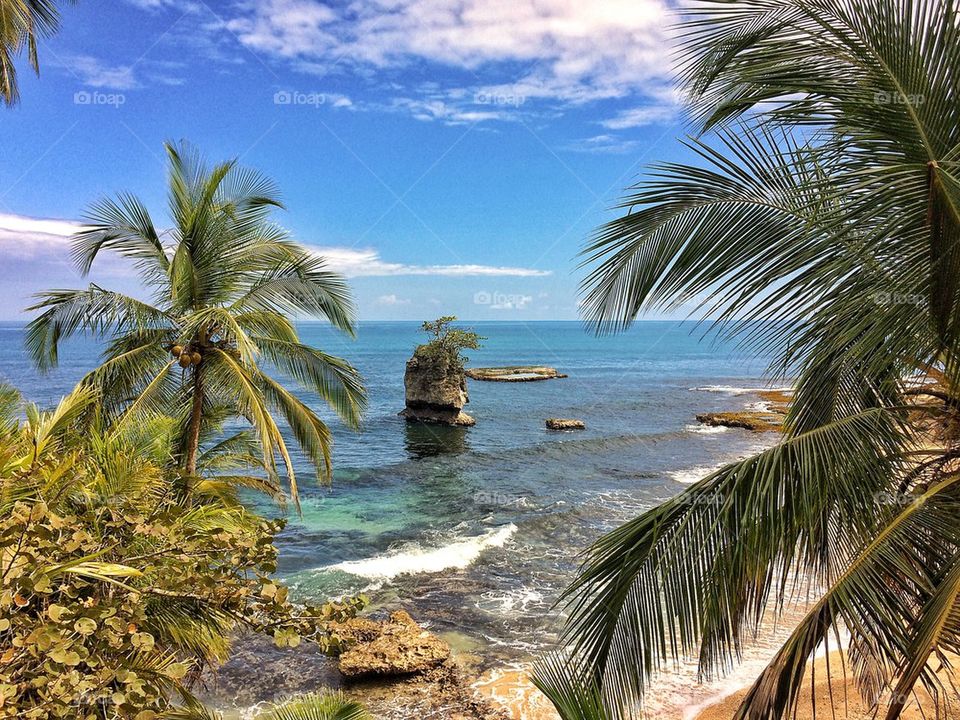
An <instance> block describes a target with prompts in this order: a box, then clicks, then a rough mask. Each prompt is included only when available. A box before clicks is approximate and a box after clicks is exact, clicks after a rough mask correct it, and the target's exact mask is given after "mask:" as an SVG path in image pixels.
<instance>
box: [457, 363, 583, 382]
mask: <svg viewBox="0 0 960 720" xmlns="http://www.w3.org/2000/svg"><path fill="white" fill-rule="evenodd" d="M465 374H466V376H467V377H468V378H470V379H471V380H483V381H485V382H536V381H537V380H554V379H556V378H565V377H567V376H566V375H564V374H563V373H559V372H557V369H556V368H552V367H546V366H545V365H512V366H509V367H489V368H470V369H469V370H466V371H465Z"/></svg>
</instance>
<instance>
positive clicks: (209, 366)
mask: <svg viewBox="0 0 960 720" xmlns="http://www.w3.org/2000/svg"><path fill="white" fill-rule="evenodd" d="M166 151H167V157H168V159H169V164H170V167H169V207H170V214H171V216H172V218H173V223H174V227H173V228H172V229H171V230H169V231H166V232H163V233H161V232H160V231H158V230H157V227H156V226H155V224H154V222H153V220H152V219H151V217H150V214H149V212H148V211H147V209H146V207H145V206H144V205H143V203H141V202H140V201H139V200H138V199H137V198H135V197H134V196H132V195H129V194H122V195H120V196H119V197H117V198H116V199H115V200H110V199H105V200H102V201H100V202H98V203H97V204H95V205H93V206H92V208H91V209H90V211H89V215H88V219H89V224H88V225H87V226H86V227H85V228H84V229H83V230H81V231H80V232H79V233H77V235H76V237H75V240H74V258H75V260H76V261H77V263H78V266H79V268H80V270H81V272H82V273H83V274H87V273H88V272H89V271H90V268H91V266H92V265H93V263H94V261H95V259H96V258H97V256H98V255H99V254H100V252H101V251H102V250H113V251H115V252H117V253H119V254H120V255H121V256H123V257H125V258H127V259H128V260H130V261H131V262H132V264H133V266H134V267H135V269H136V271H137V273H138V274H139V276H140V279H141V281H142V282H143V284H144V286H146V287H147V288H149V289H150V290H151V291H152V294H153V298H152V300H151V301H149V302H147V301H144V300H140V299H136V298H133V297H130V296H128V295H123V294H120V293H116V292H111V291H109V290H106V289H104V288H101V287H99V286H97V285H95V284H91V285H90V286H89V287H88V288H87V289H85V290H51V291H49V292H46V293H42V294H41V295H39V296H38V297H39V301H38V302H37V303H36V304H35V305H33V306H32V307H31V308H29V309H30V310H39V311H41V314H40V315H39V316H38V317H37V318H36V319H35V320H33V321H32V322H31V323H30V325H29V326H28V329H27V339H26V342H27V347H28V349H29V352H30V354H31V355H32V357H33V359H34V361H35V362H36V363H37V366H38V367H39V368H40V369H41V370H46V369H49V368H51V367H54V366H55V365H56V364H57V358H58V349H59V345H60V342H61V341H62V340H63V339H64V338H66V337H68V336H70V335H73V334H75V333H77V332H89V333H93V334H97V335H103V334H106V333H110V334H111V337H110V340H109V342H108V343H107V345H106V347H105V350H104V353H103V362H102V363H101V365H100V366H99V367H98V368H96V369H95V370H93V371H92V372H90V373H89V374H88V375H87V376H86V377H85V378H84V379H83V381H82V384H84V385H89V386H92V387H96V388H97V389H98V390H99V392H100V393H101V394H102V395H103V397H104V402H105V404H106V407H107V409H108V412H110V413H111V414H112V415H115V416H117V417H119V416H125V417H128V418H133V419H135V418H139V417H150V416H153V415H156V414H161V415H169V416H172V417H177V418H183V424H182V427H181V434H180V442H179V444H178V457H179V462H180V464H181V467H182V468H183V471H184V472H185V473H186V475H187V476H191V477H192V476H196V475H197V461H198V457H199V456H200V455H201V438H202V437H203V435H204V425H205V423H207V422H215V423H216V424H219V423H220V422H222V420H223V419H224V416H225V414H228V415H233V416H238V417H242V418H245V419H246V420H247V421H248V422H249V423H250V425H251V427H252V428H253V430H254V431H255V432H256V435H257V439H258V441H259V446H260V453H261V455H262V458H263V465H264V466H265V467H266V468H267V470H268V475H269V477H270V479H271V480H275V479H276V478H277V464H278V461H277V456H279V457H280V459H281V461H282V463H283V465H284V467H285V470H286V477H287V480H288V482H289V485H290V494H291V496H292V497H293V500H294V502H295V503H297V507H298V508H299V495H298V491H297V481H296V475H295V473H294V468H293V461H292V459H291V455H290V452H289V450H288V447H287V442H286V441H285V439H284V436H283V434H282V432H281V430H280V427H279V426H278V424H277V421H276V420H275V419H274V413H279V414H280V415H282V416H283V418H284V419H285V420H286V422H287V424H288V425H289V427H290V429H291V431H292V433H293V436H294V438H295V439H296V441H297V442H298V443H299V445H300V447H301V448H302V450H303V451H304V453H305V454H306V455H307V457H308V458H309V459H310V460H311V461H312V462H313V463H314V465H315V466H316V468H317V472H318V474H319V475H320V476H322V477H329V474H330V448H331V436H330V431H329V429H328V428H327V426H326V424H325V423H324V422H323V421H322V420H321V419H320V418H319V417H318V416H317V414H316V413H315V412H314V411H313V410H312V409H311V408H310V407H309V406H308V405H307V404H306V403H305V402H304V401H303V400H301V399H300V398H298V397H296V396H295V395H294V394H293V393H291V392H290V391H289V390H287V389H286V388H285V387H284V385H283V384H282V383H281V382H279V381H278V380H277V379H275V378H274V377H272V376H271V375H270V374H269V373H268V372H267V368H266V367H264V365H267V366H268V367H270V366H272V367H273V368H276V369H277V370H279V371H281V372H282V373H284V374H285V375H286V376H289V377H291V378H293V379H294V380H296V381H297V382H299V383H300V384H301V385H302V386H304V387H306V388H307V389H309V390H310V391H312V392H314V393H316V395H317V396H319V398H321V399H322V400H324V401H325V402H326V403H328V404H329V405H330V407H331V408H332V409H333V410H334V411H335V412H336V413H337V414H338V415H339V416H340V418H341V419H342V420H343V421H344V422H345V423H347V424H348V425H349V426H351V427H357V426H358V424H359V421H360V417H361V414H362V411H363V406H364V401H365V396H364V389H363V384H362V382H361V379H360V376H359V374H358V373H357V371H356V370H355V369H354V368H353V367H351V366H350V365H349V364H348V363H347V362H345V361H344V360H342V359H340V358H337V357H333V356H331V355H328V354H326V353H324V352H322V351H320V350H318V349H316V348H314V347H311V346H309V345H306V344H304V343H301V342H300V339H299V337H298V334H297V330H296V328H295V327H294V325H293V323H292V322H291V320H290V318H289V316H290V315H291V314H293V313H303V314H306V315H307V316H313V317H321V318H325V319H327V320H329V322H330V323H331V324H332V325H333V326H334V327H335V328H337V329H339V330H341V331H344V332H346V333H349V334H352V333H353V330H354V319H353V318H354V312H353V306H352V303H351V300H350V295H349V291H348V288H347V285H346V283H345V281H344V279H343V278H342V277H341V276H339V275H337V274H336V273H333V272H330V271H328V270H326V269H325V266H324V261H323V259H322V258H320V257H318V256H316V255H315V254H312V253H310V252H309V251H307V250H306V249H304V248H303V247H301V246H300V245H298V244H296V243H295V242H292V241H291V240H290V239H289V238H288V236H287V233H286V231H284V230H283V229H282V228H280V227H278V226H277V225H275V224H273V223H271V222H270V212H271V210H272V209H274V208H277V207H282V206H281V204H280V202H279V200H278V199H277V197H276V190H275V188H274V186H273V184H272V183H271V182H270V181H269V180H267V179H266V178H265V177H263V176H262V175H260V174H259V173H257V172H255V171H252V170H248V169H244V168H241V167H240V166H238V165H237V163H236V161H229V162H225V163H221V164H219V165H216V166H214V167H212V168H211V167H208V166H207V165H206V164H205V162H204V161H203V159H202V158H201V157H200V156H199V155H198V154H197V153H196V152H194V151H193V150H191V149H190V148H189V147H188V146H186V145H180V146H179V147H175V146H173V145H170V144H168V145H167V146H166Z"/></svg>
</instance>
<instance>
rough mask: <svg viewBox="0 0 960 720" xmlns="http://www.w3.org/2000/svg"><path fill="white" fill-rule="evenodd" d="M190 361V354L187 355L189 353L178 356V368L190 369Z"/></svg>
mask: <svg viewBox="0 0 960 720" xmlns="http://www.w3.org/2000/svg"><path fill="white" fill-rule="evenodd" d="M190 361H191V358H190V354H189V353H183V354H182V355H181V356H180V367H182V368H188V367H190Z"/></svg>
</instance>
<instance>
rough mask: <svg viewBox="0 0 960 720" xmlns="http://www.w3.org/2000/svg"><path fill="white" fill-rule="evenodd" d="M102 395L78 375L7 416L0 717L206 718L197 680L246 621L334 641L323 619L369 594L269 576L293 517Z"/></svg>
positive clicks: (290, 640)
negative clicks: (203, 470)
mask: <svg viewBox="0 0 960 720" xmlns="http://www.w3.org/2000/svg"><path fill="white" fill-rule="evenodd" d="M5 394H7V389H6V388H0V395H5ZM97 405H98V398H97V396H96V394H95V393H94V392H92V391H91V390H90V389H89V388H85V387H82V386H81V387H79V388H78V389H77V390H76V391H75V392H74V393H73V394H72V395H70V396H69V397H67V398H65V399H64V400H63V401H62V402H61V403H60V405H59V406H58V407H57V408H56V409H55V410H53V411H51V412H40V411H39V410H37V409H36V408H33V407H28V408H26V412H25V414H26V417H27V421H26V422H25V423H24V422H20V421H18V420H17V419H16V417H15V415H16V414H17V413H18V410H16V409H11V408H6V409H4V413H5V415H4V416H2V417H0V420H2V421H3V422H2V423H0V428H2V430H0V482H2V485H0V572H2V584H0V718H19V719H24V718H30V719H36V720H46V719H47V718H83V719H84V720H87V719H89V720H101V719H103V720H106V719H107V718H111V719H112V718H135V719H136V720H150V719H151V718H161V717H165V716H166V714H167V713H168V712H170V713H172V712H173V709H174V708H179V710H177V713H176V715H175V716H176V717H184V718H186V717H191V718H198V717H203V716H204V711H202V708H200V706H199V704H198V703H196V701H194V700H193V699H192V696H191V694H190V687H191V685H192V684H193V683H195V682H196V681H197V679H198V677H199V675H200V673H201V672H202V671H203V670H205V669H207V668H211V667H215V666H216V665H218V664H219V663H222V662H223V661H224V660H225V659H226V658H227V656H228V653H229V648H230V638H231V636H232V634H233V633H234V632H235V631H236V630H237V629H239V628H247V629H250V630H253V631H256V632H260V633H265V634H268V635H270V636H272V637H273V639H274V642H275V643H276V644H277V645H278V646H281V647H295V646H296V645H298V644H299V643H300V642H301V641H304V640H306V641H310V642H316V643H318V644H319V645H320V647H321V648H322V649H324V650H325V651H327V652H336V651H337V650H338V649H339V646H340V641H339V639H338V638H337V637H336V635H334V634H332V633H331V632H329V631H328V630H327V623H328V622H330V621H342V620H344V619H346V618H349V617H352V616H353V615H354V614H355V613H356V612H357V610H359V609H360V608H361V607H362V606H363V604H364V603H365V599H364V598H357V599H354V600H348V601H345V602H343V603H328V604H326V605H324V606H322V607H312V606H295V605H293V604H292V603H291V602H290V600H289V598H288V592H287V588H286V587H284V586H282V585H280V584H279V583H277V582H276V581H275V580H273V579H271V573H273V572H274V571H275V569H276V557H277V551H276V548H275V546H274V544H273V540H274V537H275V535H276V533H277V532H279V531H280V529H281V528H282V527H283V521H267V520H264V519H262V518H260V517H258V516H257V515H255V514H253V513H251V512H249V511H247V510H246V509H245V508H244V507H243V506H241V505H240V504H239V503H238V502H236V500H235V499H234V498H232V496H231V495H230V494H229V493H223V492H217V491H214V489H212V488H211V487H208V486H206V485H204V484H202V483H200V484H190V483H185V482H184V478H183V476H182V475H181V474H180V473H179V472H176V471H175V468H174V466H173V465H171V464H170V463H169V462H167V463H166V464H165V463H164V462H163V459H164V458H167V459H168V460H169V458H170V457H171V454H172V452H173V449H172V447H171V446H170V445H169V439H170V438H171V437H172V435H171V434H170V433H165V432H164V431H163V425H164V424H163V423H157V424H155V425H154V426H153V427H152V428H143V427H134V426H131V425H125V426H123V425H121V426H107V425H104V424H103V421H102V418H101V417H100V416H99V414H98V412H97ZM209 452H210V458H211V460H212V459H213V458H214V457H216V456H218V452H220V451H215V450H211V451H209ZM229 453H230V449H229V448H228V449H223V450H222V453H221V455H220V456H221V457H227V456H228V455H229ZM173 716H174V715H171V717H173Z"/></svg>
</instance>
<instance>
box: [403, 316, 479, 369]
mask: <svg viewBox="0 0 960 720" xmlns="http://www.w3.org/2000/svg"><path fill="white" fill-rule="evenodd" d="M456 321H457V318H456V316H454V315H444V316H443V317H441V318H437V319H436V320H434V321H432V322H431V321H429V320H428V321H425V322H424V323H423V325H422V326H421V329H422V330H423V331H424V332H425V333H428V334H429V335H430V336H431V339H430V342H428V343H426V344H424V345H418V346H417V349H416V351H415V354H416V355H418V356H420V357H428V358H446V360H447V362H448V363H450V365H452V366H453V367H456V368H460V369H462V368H463V366H464V364H465V363H466V362H467V360H469V358H468V357H466V356H465V355H464V354H463V351H464V350H478V349H479V348H480V347H481V343H482V341H483V340H486V338H484V337H481V336H480V335H478V334H477V333H475V332H471V331H469V330H463V329H461V328H457V327H454V326H453V323H455V322H456Z"/></svg>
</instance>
